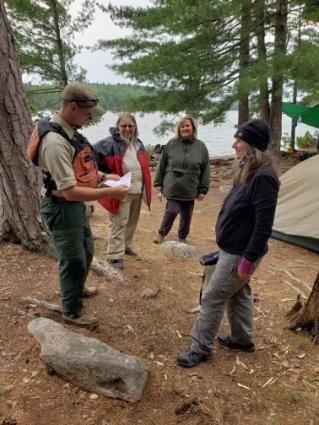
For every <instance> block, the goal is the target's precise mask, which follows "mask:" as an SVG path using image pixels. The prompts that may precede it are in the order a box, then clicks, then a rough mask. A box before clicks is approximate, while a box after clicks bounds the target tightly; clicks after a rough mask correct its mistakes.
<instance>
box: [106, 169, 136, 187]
mask: <svg viewBox="0 0 319 425" xmlns="http://www.w3.org/2000/svg"><path fill="white" fill-rule="evenodd" d="M131 180H132V173H131V171H129V172H128V173H126V174H124V176H123V177H121V178H120V179H119V180H105V181H104V182H103V184H104V185H105V186H108V187H116V186H127V187H130V186H131Z"/></svg>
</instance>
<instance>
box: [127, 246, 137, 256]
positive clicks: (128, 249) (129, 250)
mask: <svg viewBox="0 0 319 425" xmlns="http://www.w3.org/2000/svg"><path fill="white" fill-rule="evenodd" d="M125 254H126V255H129V256H130V257H137V254H136V252H135V251H133V249H132V248H125Z"/></svg>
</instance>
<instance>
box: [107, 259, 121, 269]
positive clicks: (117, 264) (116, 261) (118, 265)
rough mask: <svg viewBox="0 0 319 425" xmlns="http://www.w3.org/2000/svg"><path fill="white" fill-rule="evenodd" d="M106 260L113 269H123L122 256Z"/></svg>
mask: <svg viewBox="0 0 319 425" xmlns="http://www.w3.org/2000/svg"><path fill="white" fill-rule="evenodd" d="M107 262H108V263H109V264H110V265H111V266H112V267H114V268H115V269H118V270H123V269H124V264H123V260H122V258H109V259H108V260H107Z"/></svg>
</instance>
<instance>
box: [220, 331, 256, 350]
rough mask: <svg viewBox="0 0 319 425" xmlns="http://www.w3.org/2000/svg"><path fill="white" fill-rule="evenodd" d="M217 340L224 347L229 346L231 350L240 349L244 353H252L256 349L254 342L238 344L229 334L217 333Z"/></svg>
mask: <svg viewBox="0 0 319 425" xmlns="http://www.w3.org/2000/svg"><path fill="white" fill-rule="evenodd" d="M217 340H218V342H219V343H220V344H221V345H223V346H224V347H227V348H230V349H231V350H241V351H245V352H246V353H253V352H254V351H255V349H256V347H255V344H253V343H252V342H251V343H250V344H239V343H238V342H234V341H232V339H231V336H230V335H217Z"/></svg>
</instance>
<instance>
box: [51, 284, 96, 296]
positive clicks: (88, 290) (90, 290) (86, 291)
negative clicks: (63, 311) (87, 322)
mask: <svg viewBox="0 0 319 425" xmlns="http://www.w3.org/2000/svg"><path fill="white" fill-rule="evenodd" d="M98 292H99V290H98V288H97V287H96V286H84V288H83V292H82V297H83V298H90V297H94V296H95V295H96V294H97V293H98ZM55 295H58V296H59V297H61V292H60V291H55Z"/></svg>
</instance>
